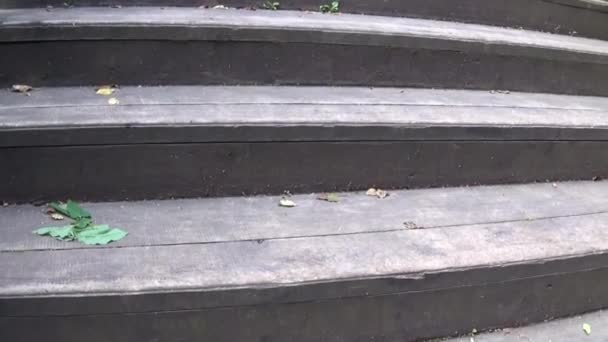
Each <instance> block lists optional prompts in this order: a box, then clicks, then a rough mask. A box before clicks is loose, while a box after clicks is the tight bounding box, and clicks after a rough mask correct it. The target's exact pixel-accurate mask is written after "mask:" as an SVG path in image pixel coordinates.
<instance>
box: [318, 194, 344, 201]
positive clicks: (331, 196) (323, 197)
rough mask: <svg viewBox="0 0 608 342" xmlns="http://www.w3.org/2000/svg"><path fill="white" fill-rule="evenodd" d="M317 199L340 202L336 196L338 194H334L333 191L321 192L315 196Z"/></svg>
mask: <svg viewBox="0 0 608 342" xmlns="http://www.w3.org/2000/svg"><path fill="white" fill-rule="evenodd" d="M317 199H319V200H321V201H327V202H332V203H338V202H340V196H338V194H335V193H333V192H332V193H328V194H321V195H319V197H317Z"/></svg>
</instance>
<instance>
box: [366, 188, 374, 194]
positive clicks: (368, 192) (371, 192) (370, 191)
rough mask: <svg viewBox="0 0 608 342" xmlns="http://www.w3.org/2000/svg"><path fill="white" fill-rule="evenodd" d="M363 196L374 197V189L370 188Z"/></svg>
mask: <svg viewBox="0 0 608 342" xmlns="http://www.w3.org/2000/svg"><path fill="white" fill-rule="evenodd" d="M365 194H366V195H367V196H376V189H374V188H370V189H369V190H367V192H366V193H365Z"/></svg>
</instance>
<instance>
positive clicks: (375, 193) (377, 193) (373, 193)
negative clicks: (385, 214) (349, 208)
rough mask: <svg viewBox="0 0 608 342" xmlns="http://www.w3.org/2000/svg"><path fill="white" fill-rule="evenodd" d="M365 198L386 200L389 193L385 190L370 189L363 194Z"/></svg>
mask: <svg viewBox="0 0 608 342" xmlns="http://www.w3.org/2000/svg"><path fill="white" fill-rule="evenodd" d="M365 194H366V195H367V196H372V197H377V198H380V199H383V198H386V197H388V196H389V193H388V192H387V191H385V190H380V189H376V188H370V189H369V190H367V191H366V192H365Z"/></svg>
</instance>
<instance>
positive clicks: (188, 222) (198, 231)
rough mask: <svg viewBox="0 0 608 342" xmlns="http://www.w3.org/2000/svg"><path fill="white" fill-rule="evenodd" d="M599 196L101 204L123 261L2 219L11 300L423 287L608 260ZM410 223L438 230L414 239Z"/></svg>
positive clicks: (562, 189)
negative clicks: (395, 284) (452, 275)
mask: <svg viewBox="0 0 608 342" xmlns="http://www.w3.org/2000/svg"><path fill="white" fill-rule="evenodd" d="M596 184H599V185H597V186H596ZM579 187H580V188H579ZM598 192H599V193H600V194H602V193H604V196H606V195H605V192H606V185H605V183H593V182H592V183H564V184H561V183H560V184H557V186H556V187H553V186H552V185H550V184H549V185H532V186H529V185H521V186H509V187H490V188H470V189H456V190H440V189H439V190H428V191H422V192H414V193H413V194H411V195H410V194H409V193H408V192H407V191H406V192H396V193H394V194H393V196H392V197H389V198H388V199H385V200H382V201H379V200H377V199H374V198H370V197H367V196H365V195H364V194H353V195H347V196H345V198H344V201H343V202H341V203H339V204H334V203H326V202H322V201H319V200H316V199H315V198H314V196H302V197H300V196H298V197H296V198H294V200H295V201H296V202H297V203H299V206H298V207H296V208H294V209H288V208H280V207H278V204H277V203H278V198H270V199H268V198H260V199H258V198H250V199H232V200H231V199H225V200H201V201H188V202H171V201H169V202H142V203H134V204H127V203H114V204H112V203H108V204H98V205H93V206H91V209H92V210H94V209H97V208H99V209H100V212H101V216H100V219H104V218H105V217H107V218H108V219H109V221H110V223H112V224H116V225H118V226H121V227H123V228H125V229H127V230H129V231H131V236H129V237H128V238H127V239H126V240H125V242H123V243H121V244H118V245H110V246H109V248H91V247H89V248H80V246H77V247H76V249H74V246H72V244H68V243H61V244H59V243H53V242H51V241H48V240H47V239H46V238H40V237H36V236H33V235H32V234H31V233H30V232H31V230H32V229H34V228H36V227H37V226H38V224H40V223H42V222H40V218H37V217H36V216H43V214H42V213H40V209H34V208H32V207H28V206H17V207H8V208H2V209H0V210H2V215H1V217H2V221H1V222H2V229H1V233H2V234H3V235H4V236H3V238H2V239H1V240H2V241H3V244H2V246H3V247H2V250H3V251H2V253H0V268H1V269H3V270H4V273H3V276H4V277H3V278H2V279H1V280H0V289H1V295H2V296H4V297H7V296H24V295H26V296H32V295H42V294H45V293H55V294H64V295H65V294H72V295H74V294H83V293H89V292H91V293H122V292H142V291H143V292H150V291H170V290H177V289H180V290H188V289H190V290H197V289H198V290H201V289H209V290H212V289H220V288H238V287H254V288H255V287H268V286H270V287H275V286H291V285H296V284H304V283H315V282H325V281H335V280H347V279H365V278H375V277H385V276H394V277H398V278H399V277H405V278H416V277H420V276H423V275H424V274H426V273H435V272H439V271H441V270H446V269H465V268H475V267H481V266H487V265H507V264H517V263H522V262H531V261H533V260H536V261H538V262H541V261H542V260H549V259H560V258H563V257H565V256H575V255H588V254H597V253H602V252H604V250H606V248H608V244H607V243H606V241H608V237H607V236H605V235H606V234H608V233H607V232H608V230H607V229H606V222H608V221H607V220H606V218H608V214H607V213H606V207H605V204H604V202H605V201H604V200H602V197H598V196H596V194H597V193H598ZM412 196H414V197H412ZM416 196H421V197H418V199H416V200H414V199H415V198H416ZM459 198H461V200H460V201H458V199H459ZM533 198H536V199H533ZM240 203H242V204H240ZM448 203H449V204H448ZM568 203H570V205H568ZM216 206H217V208H216ZM534 207H536V208H535V209H533V208H534ZM199 208H200V210H199ZM316 208H318V209H316ZM446 210H447V211H446ZM96 212H97V210H95V211H94V214H95V213H96ZM104 212H105V214H104ZM384 212H393V213H392V214H388V215H386V214H383V213H384ZM212 215H214V216H215V217H210V216H212ZM121 218H122V219H121ZM407 221H413V222H414V223H415V224H416V225H418V224H419V225H420V226H421V227H428V228H426V229H413V230H412V229H407V228H406V227H405V226H404V224H403V223H404V222H407ZM172 222H175V223H172ZM258 222H259V223H258ZM47 224H51V222H47ZM250 226H251V227H252V228H249V227H250ZM256 226H257V227H256ZM256 231H257V232H256ZM473 236H474V237H475V238H471V237H473ZM260 239H261V240H262V241H257V240H260ZM119 247H125V248H119ZM62 260H70V261H69V267H64V265H63V264H62V263H61V261H62ZM124 260H129V261H130V262H129V263H128V264H125V263H124ZM151 260H163V262H162V263H155V262H151ZM237 260H238V261H237Z"/></svg>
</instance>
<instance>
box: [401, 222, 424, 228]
mask: <svg viewBox="0 0 608 342" xmlns="http://www.w3.org/2000/svg"><path fill="white" fill-rule="evenodd" d="M403 226H404V227H405V228H406V229H422V227H418V225H417V224H416V223H415V222H411V221H406V222H403Z"/></svg>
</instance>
